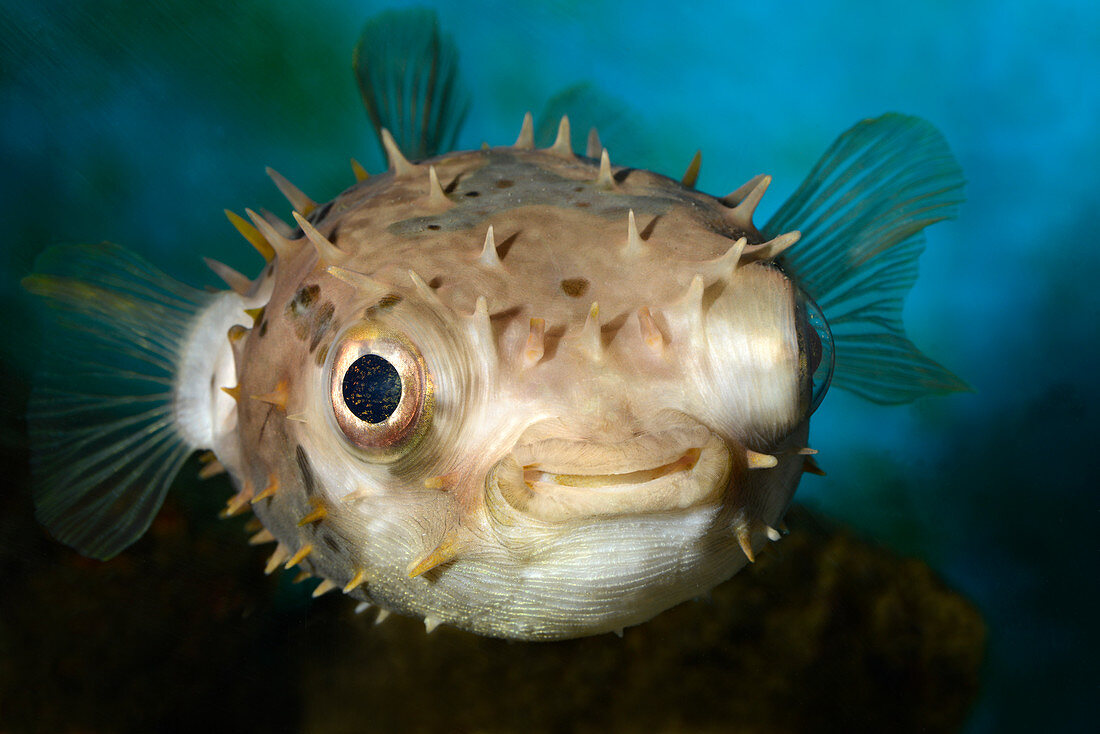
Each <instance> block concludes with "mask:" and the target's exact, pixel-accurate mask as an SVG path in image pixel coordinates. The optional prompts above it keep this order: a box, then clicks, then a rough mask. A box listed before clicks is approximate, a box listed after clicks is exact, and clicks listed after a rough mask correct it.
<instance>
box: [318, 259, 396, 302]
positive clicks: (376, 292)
mask: <svg viewBox="0 0 1100 734" xmlns="http://www.w3.org/2000/svg"><path fill="white" fill-rule="evenodd" d="M325 272H327V273H328V274H329V275H331V276H332V277H334V278H336V279H337V280H342V281H343V282H345V283H347V284H348V285H350V286H352V287H354V288H356V289H357V290H359V291H361V293H360V294H359V295H362V296H363V297H365V298H370V299H372V300H378V299H379V298H381V297H382V296H384V295H386V294H387V293H389V291H390V289H389V288H388V287H387V286H385V285H383V284H382V283H380V282H378V281H377V280H375V279H374V278H372V277H370V276H369V275H367V274H366V273H360V272H359V271H358V270H348V269H347V268H341V267H337V266H336V265H329V266H328V267H327V268H325Z"/></svg>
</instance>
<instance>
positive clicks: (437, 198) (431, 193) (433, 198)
mask: <svg viewBox="0 0 1100 734" xmlns="http://www.w3.org/2000/svg"><path fill="white" fill-rule="evenodd" d="M428 205H429V206H431V207H433V208H436V209H439V208H446V209H449V208H451V207H452V206H454V202H452V201H451V200H450V199H448V198H447V192H445V191H444V190H443V187H442V186H440V185H439V174H438V173H436V171H435V166H428Z"/></svg>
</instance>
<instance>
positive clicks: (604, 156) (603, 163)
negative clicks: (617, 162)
mask: <svg viewBox="0 0 1100 734" xmlns="http://www.w3.org/2000/svg"><path fill="white" fill-rule="evenodd" d="M592 129H593V130H595V129H596V128H592ZM599 155H600V172H599V173H598V174H597V175H596V186H597V187H598V188H601V189H613V188H615V179H614V178H612V177H611V156H610V155H609V154H608V152H607V148H604V149H603V150H602V151H601V152H600V154H599Z"/></svg>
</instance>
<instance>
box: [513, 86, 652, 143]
mask: <svg viewBox="0 0 1100 734" xmlns="http://www.w3.org/2000/svg"><path fill="white" fill-rule="evenodd" d="M562 115H566V116H568V117H569V124H570V127H571V128H572V130H573V138H574V141H573V143H574V152H576V146H577V145H578V144H580V145H583V144H584V141H585V139H586V138H587V136H588V132H589V130H591V129H592V128H596V130H597V131H598V132H599V137H600V139H601V140H602V141H603V142H604V143H605V144H606V145H608V147H609V148H610V149H611V153H612V154H613V155H614V154H615V153H616V152H618V154H619V156H620V157H622V156H625V155H626V148H628V147H630V146H632V145H634V146H636V141H637V140H639V139H640V138H641V135H640V134H639V131H638V130H637V127H636V126H635V124H634V123H633V120H634V119H635V118H636V117H637V115H636V114H635V113H634V112H633V110H631V109H630V108H629V107H628V106H627V105H626V103H625V102H622V101H620V100H617V99H615V98H614V97H612V96H611V95H609V94H607V93H605V92H603V91H602V90H601V89H600V88H599V87H597V86H596V85H595V84H592V83H590V82H581V83H580V84H574V85H573V86H571V87H566V88H565V89H563V90H561V91H560V92H558V93H557V94H555V95H554V96H553V97H551V98H550V99H549V101H547V103H546V106H545V107H544V108H543V110H542V114H541V115H539V116H538V118H537V120H538V123H537V125H536V127H535V145H536V146H537V147H539V148H547V147H549V146H550V145H551V144H552V143H553V142H554V138H555V136H556V135H557V132H558V122H559V121H560V120H561V118H562ZM582 150H583V148H582ZM596 157H597V158H599V155H597V156H596ZM627 157H629V156H627ZM624 159H625V158H624ZM613 160H614V159H613Z"/></svg>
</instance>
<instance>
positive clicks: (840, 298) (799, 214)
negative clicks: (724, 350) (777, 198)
mask: <svg viewBox="0 0 1100 734" xmlns="http://www.w3.org/2000/svg"><path fill="white" fill-rule="evenodd" d="M963 183H964V181H963V177H962V170H961V169H960V167H959V165H958V163H957V162H956V161H955V158H954V156H952V154H951V151H950V149H949V148H948V146H947V142H946V141H945V140H944V139H943V136H942V135H941V134H940V133H939V131H938V130H936V128H935V127H933V126H932V125H931V124H930V123H928V122H926V121H924V120H922V119H920V118H917V117H910V116H907V115H900V114H896V113H890V114H886V115H883V116H881V117H879V118H875V119H872V120H864V121H863V122H861V123H859V124H857V125H855V126H854V127H852V128H851V129H850V130H848V131H847V132H845V133H844V134H843V135H841V136H840V137H839V138H838V139H837V140H836V142H835V143H833V145H832V146H831V147H830V148H829V149H828V150H827V151H826V152H825V154H824V155H823V156H822V158H821V160H820V161H818V163H817V164H816V165H815V166H814V168H813V169H812V170H811V172H810V174H809V175H808V176H807V177H806V179H805V180H804V181H803V182H802V184H801V185H800V186H799V188H798V189H797V190H796V191H795V193H794V194H793V195H792V196H791V198H790V199H789V200H788V201H787V202H786V203H784V204H783V206H782V207H780V209H779V211H777V212H776V214H775V215H774V216H773V217H772V218H771V220H769V221H768V223H767V224H766V225H765V226H764V227H763V230H762V231H763V233H764V235H765V236H766V237H769V238H770V237H775V236H777V235H778V234H780V233H782V232H788V231H791V230H800V231H801V232H802V240H801V244H800V245H799V246H798V247H797V248H793V249H792V250H790V251H789V252H787V253H784V254H783V255H782V256H781V257H780V258H779V262H780V263H781V264H782V265H783V266H784V268H785V269H786V270H787V271H788V272H789V273H790V274H791V275H792V276H793V277H794V278H795V280H796V281H798V283H799V285H800V286H801V287H802V288H803V289H805V291H806V292H807V293H809V294H810V295H811V296H812V297H813V298H814V299H815V300H816V302H817V304H818V305H819V306H820V307H821V310H822V311H823V312H824V313H825V314H826V317H827V319H828V321H829V324H830V327H831V329H832V336H833V344H834V348H835V350H836V370H835V373H834V376H833V381H832V384H833V385H836V386H837V387H840V388H842V389H846V390H849V391H851V392H854V393H856V394H858V395H860V396H862V397H864V398H866V399H868V400H871V401H873V402H877V403H884V404H893V403H904V402H909V401H911V400H915V399H916V398H918V397H921V396H922V395H926V394H930V393H943V392H952V391H958V390H967V389H969V388H968V387H967V386H966V384H965V383H964V382H963V381H962V380H960V379H959V378H958V377H956V376H955V375H953V374H952V373H951V372H949V371H948V370H947V369H946V368H944V367H942V366H941V365H939V364H938V363H936V362H935V361H933V360H932V359H930V358H928V357H927V356H925V355H924V354H922V353H921V352H920V350H919V349H917V347H916V346H915V345H914V344H913V343H912V342H911V341H909V340H908V339H907V338H906V337H905V329H904V325H903V323H902V303H903V300H904V298H905V295H906V294H907V293H908V292H909V290H910V288H912V286H913V283H914V282H916V278H917V259H918V258H919V256H920V254H921V252H923V251H924V235H923V230H924V228H925V227H927V226H929V225H931V224H934V223H936V222H939V221H942V220H944V219H950V218H953V217H954V216H955V212H956V208H957V206H958V205H959V204H960V203H961V202H962V199H963V197H962V191H961V190H962V187H963Z"/></svg>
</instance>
